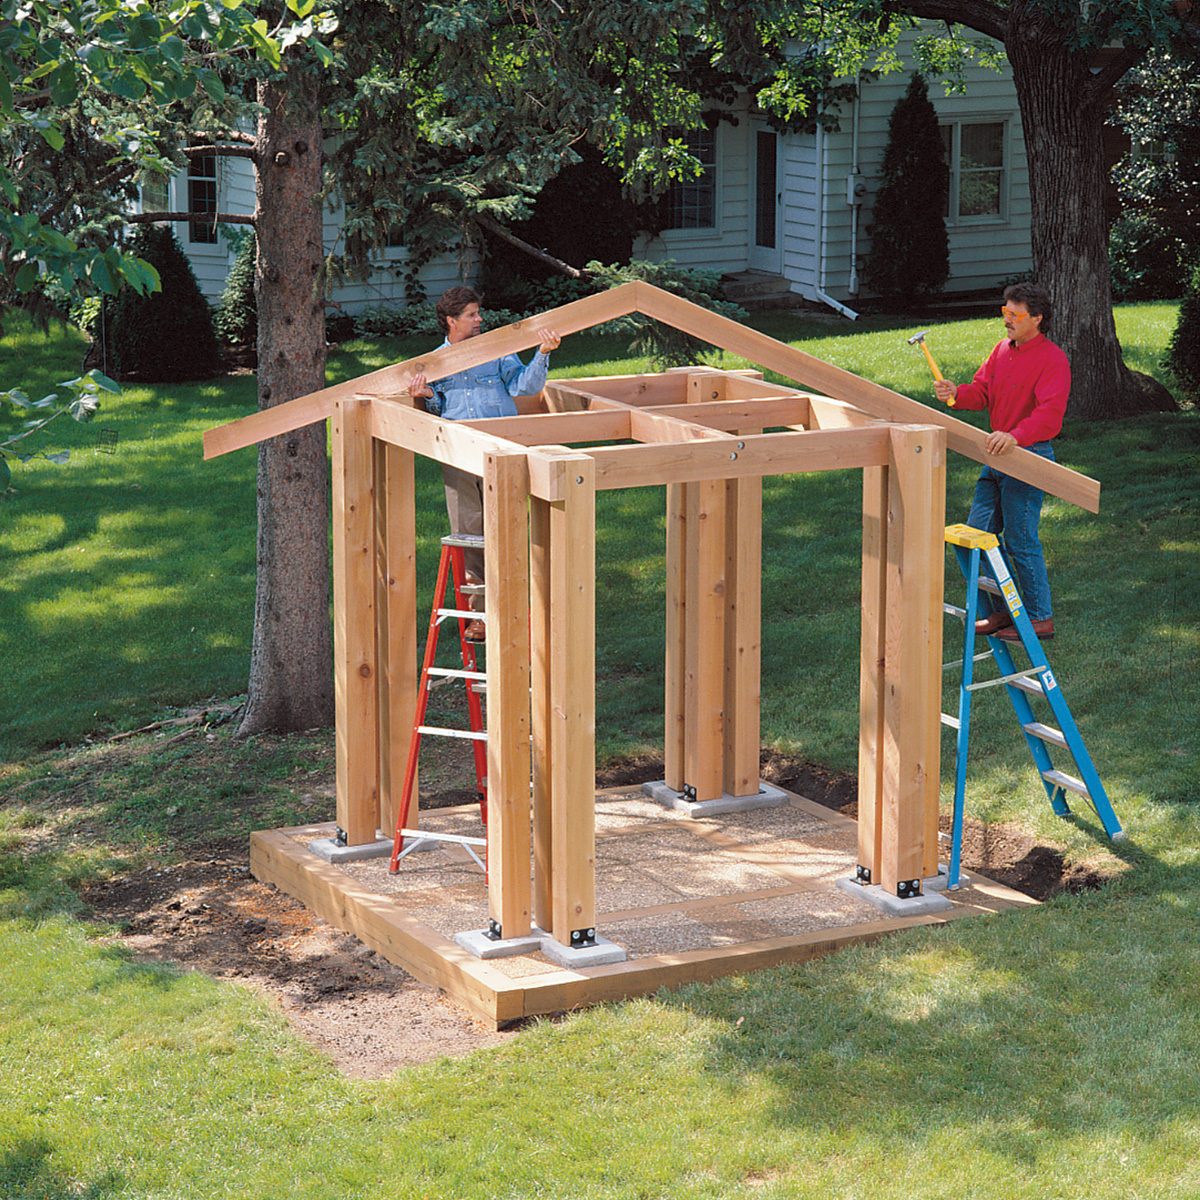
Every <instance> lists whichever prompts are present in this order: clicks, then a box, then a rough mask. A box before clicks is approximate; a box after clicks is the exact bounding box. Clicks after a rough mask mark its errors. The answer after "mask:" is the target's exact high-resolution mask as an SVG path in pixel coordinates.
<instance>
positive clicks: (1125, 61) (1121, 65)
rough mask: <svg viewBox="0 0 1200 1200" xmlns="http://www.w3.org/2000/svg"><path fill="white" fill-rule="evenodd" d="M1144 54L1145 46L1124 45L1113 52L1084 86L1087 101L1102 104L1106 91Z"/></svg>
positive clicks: (1105, 97)
mask: <svg viewBox="0 0 1200 1200" xmlns="http://www.w3.org/2000/svg"><path fill="white" fill-rule="evenodd" d="M1145 54H1146V48H1145V47H1144V46H1143V47H1141V48H1140V49H1139V48H1137V47H1134V46H1126V47H1125V48H1124V49H1123V50H1121V51H1119V52H1118V53H1116V54H1114V55H1113V56H1112V58H1110V59H1109V60H1108V62H1107V63H1105V65H1104V66H1103V67H1101V68H1100V70H1099V71H1097V72H1096V73H1095V74H1094V75H1093V76H1092V77H1091V79H1089V80H1088V82H1087V86H1086V89H1085V90H1086V92H1087V102H1088V103H1089V104H1093V105H1103V104H1104V102H1105V101H1106V100H1107V98H1108V93H1109V92H1111V91H1112V89H1113V88H1114V87H1116V85H1117V82H1118V80H1120V78H1121V77H1122V76H1123V75H1124V74H1125V72H1126V71H1128V70H1129V69H1130V68H1131V67H1133V66H1135V65H1136V64H1137V63H1138V61H1139V60H1140V59H1142V58H1143V57H1144V56H1145Z"/></svg>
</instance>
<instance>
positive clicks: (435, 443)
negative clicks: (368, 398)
mask: <svg viewBox="0 0 1200 1200" xmlns="http://www.w3.org/2000/svg"><path fill="white" fill-rule="evenodd" d="M513 419H514V420H522V419H527V418H520V417H517V418H513ZM371 434H372V436H374V437H377V438H378V439H379V440H380V441H381V442H388V443H389V444H390V445H393V446H402V447H403V448H404V449H405V450H413V451H415V452H416V453H417V454H423V455H425V457H426V458H432V459H435V460H436V461H437V462H440V463H446V464H447V465H448V466H451V467H457V468H458V469H459V470H460V471H469V472H470V473H471V474H472V475H482V474H483V464H484V459H485V458H486V457H487V455H489V454H511V453H513V452H514V451H516V452H518V453H520V452H521V451H522V450H523V449H524V448H523V447H522V446H520V445H518V444H517V443H516V442H511V441H506V440H505V439H504V438H499V437H493V436H491V435H490V434H487V433H483V432H482V431H481V430H479V429H475V428H473V425H472V424H468V423H467V422H465V421H443V420H442V419H441V418H439V417H435V416H432V415H431V414H430V413H427V412H421V411H420V410H419V409H415V408H409V407H407V406H406V405H403V404H394V403H392V402H391V401H389V400H380V399H376V400H374V401H373V402H372V404H371Z"/></svg>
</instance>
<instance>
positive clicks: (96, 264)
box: [88, 258, 119, 296]
mask: <svg viewBox="0 0 1200 1200" xmlns="http://www.w3.org/2000/svg"><path fill="white" fill-rule="evenodd" d="M88 278H89V279H90V280H91V281H92V282H93V283H94V284H95V285H96V286H97V287H98V288H99V289H100V290H101V291H102V292H106V293H107V294H108V295H110V296H115V295H116V294H117V291H118V287H119V285H118V283H117V281H116V279H114V278H113V273H112V272H111V271H110V270H109V269H108V263H106V262H105V261H104V259H103V258H94V259H93V260H92V262H91V265H90V266H89V267H88Z"/></svg>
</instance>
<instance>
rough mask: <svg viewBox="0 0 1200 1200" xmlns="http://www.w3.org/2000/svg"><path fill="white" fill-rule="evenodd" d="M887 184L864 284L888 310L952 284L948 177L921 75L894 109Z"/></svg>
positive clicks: (884, 170)
mask: <svg viewBox="0 0 1200 1200" xmlns="http://www.w3.org/2000/svg"><path fill="white" fill-rule="evenodd" d="M881 179H882V182H881V184H880V188H879V192H878V194H877V195H876V197H875V206H874V210H873V214H874V221H873V223H872V224H871V225H869V226H868V228H867V232H868V234H870V237H871V253H870V255H869V256H868V258H867V264H866V269H865V271H864V272H863V277H864V280H865V282H866V284H867V286H868V287H869V288H871V290H872V291H874V292H878V293H879V295H880V296H881V297H883V299H884V300H885V301H887V302H888V303H889V304H895V303H898V302H900V301H917V302H918V303H919V302H921V301H923V300H926V299H928V298H929V297H930V296H932V295H934V294H935V293H936V292H939V291H941V288H942V285H943V284H944V283H945V282H946V280H947V279H948V278H949V277H950V243H949V239H948V238H947V236H946V223H945V221H944V219H943V204H944V200H945V197H946V195H947V192H948V189H949V187H950V170H949V168H948V167H947V165H946V152H945V149H944V148H943V146H942V135H941V131H940V130H939V128H938V119H937V112H936V111H935V109H934V107H933V105H932V104H931V103H930V101H929V90H928V88H927V87H926V86H925V80H924V79H923V78H922V77H921V76H920V75H913V77H912V79H911V80H910V81H909V85H908V90H907V91H906V92H905V93H904V95H903V96H902V97H901V98H900V99H899V100H898V101H897V102H896V107H895V108H894V109H892V115H891V118H890V120H889V122H888V143H887V149H886V150H885V151H884V155H883V168H882V175H881Z"/></svg>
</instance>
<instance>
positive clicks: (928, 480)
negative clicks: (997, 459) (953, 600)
mask: <svg viewBox="0 0 1200 1200" xmlns="http://www.w3.org/2000/svg"><path fill="white" fill-rule="evenodd" d="M891 445H892V458H891V466H890V467H889V469H888V511H887V516H888V535H887V606H886V615H885V618H884V622H885V643H884V644H885V664H884V681H885V686H884V706H883V707H884V712H883V793H884V803H883V810H882V823H883V829H882V845H881V859H880V869H879V882H880V883H881V884H882V885H883V887H884V889H885V890H886V891H888V892H891V893H892V894H900V895H905V894H914V893H913V891H912V888H913V885H914V882H915V883H916V885H917V886H918V887H919V884H920V880H921V879H923V878H926V877H928V876H931V875H934V874H936V872H937V817H938V790H939V788H938V785H939V765H940V764H939V758H940V751H941V746H940V737H939V734H940V714H941V696H942V678H941V676H942V590H943V568H944V564H945V548H944V545H943V529H944V525H945V516H946V435H945V431H944V430H942V429H939V428H936V427H931V426H920V425H898V426H893V427H892V429H891Z"/></svg>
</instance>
